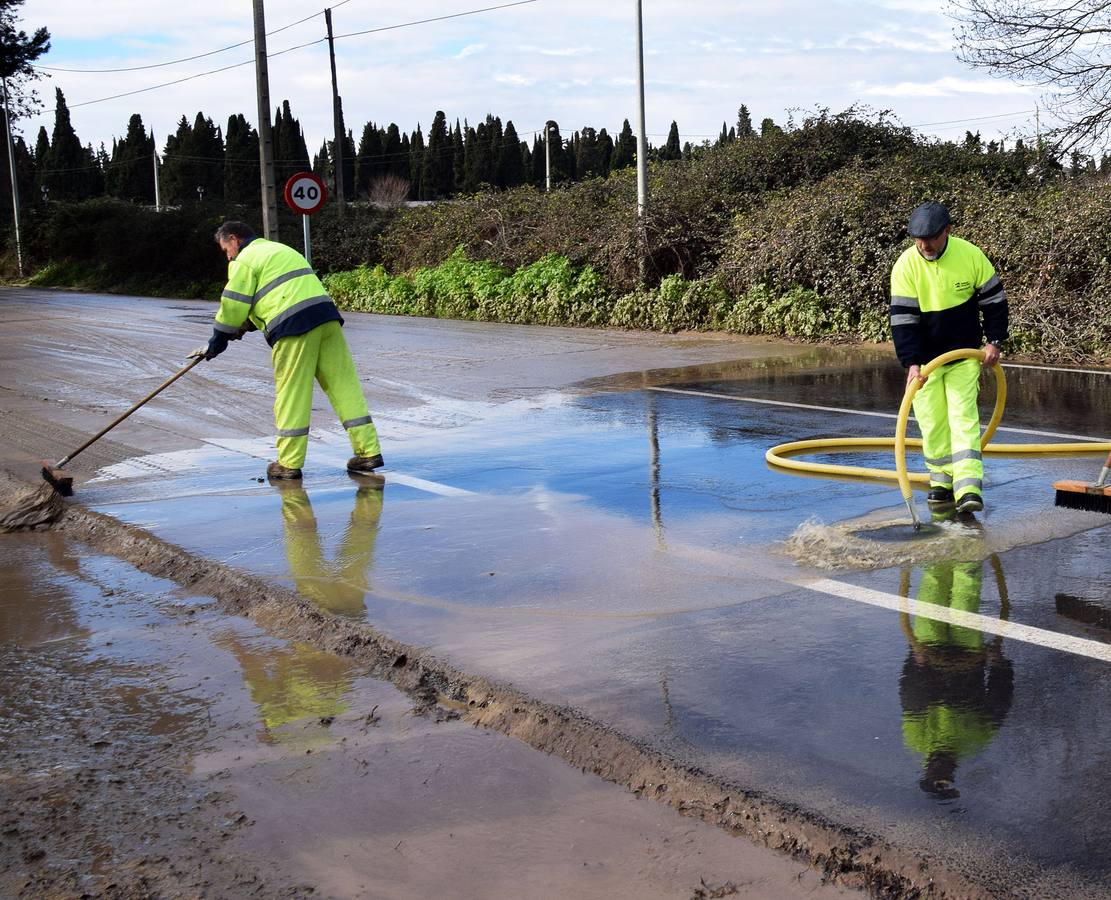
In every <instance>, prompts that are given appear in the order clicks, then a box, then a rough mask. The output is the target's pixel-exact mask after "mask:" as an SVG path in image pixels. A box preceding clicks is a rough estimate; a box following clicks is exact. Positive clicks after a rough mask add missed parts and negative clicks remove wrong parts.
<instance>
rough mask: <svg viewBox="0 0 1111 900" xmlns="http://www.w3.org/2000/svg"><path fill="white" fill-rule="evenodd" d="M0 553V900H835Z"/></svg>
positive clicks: (80, 553)
mask: <svg viewBox="0 0 1111 900" xmlns="http://www.w3.org/2000/svg"><path fill="white" fill-rule="evenodd" d="M0 542H2V543H0V549H2V550H3V553H4V563H3V565H2V566H0V759H2V763H0V810H2V811H0V827H2V828H3V831H4V835H5V840H4V843H3V849H2V850H0V894H3V895H4V896H13V897H14V896H43V895H48V894H57V895H72V896H76V895H78V894H81V893H93V894H99V893H104V892H108V893H112V892H114V893H115V895H116V896H135V897H139V896H150V895H152V894H159V895H178V894H186V895H204V894H214V895H218V896H275V895H277V894H281V895H283V896H286V895H289V896H300V895H302V894H307V893H308V892H309V890H310V888H311V889H312V891H313V892H315V893H316V894H317V895H324V896H336V897H354V896H375V897H426V896H446V895H451V896H459V897H505V898H509V897H519V896H522V895H527V896H579V897H611V896H615V895H626V896H629V895H635V896H643V897H661V898H663V897H673V896H692V895H694V894H695V893H696V892H697V891H698V890H700V889H702V885H703V884H705V885H708V886H709V889H721V890H724V891H729V890H730V885H734V886H736V888H737V892H736V895H737V896H746V897H802V896H830V897H832V896H847V893H846V892H845V891H843V890H839V889H835V888H832V887H828V886H822V885H821V884H820V883H819V882H818V880H817V877H816V876H815V875H813V874H810V873H807V872H805V871H804V870H803V869H801V868H800V867H799V866H797V865H795V864H793V863H791V862H790V861H788V860H786V859H784V858H781V857H779V856H777V855H775V854H773V853H772V852H771V851H765V850H757V849H756V848H755V847H752V846H750V845H747V844H745V843H742V842H740V841H738V840H736V839H733V838H730V837H729V836H728V835H726V834H724V833H723V832H721V831H719V830H717V829H714V828H711V827H709V826H707V825H704V824H702V823H695V822H690V821H688V820H684V819H682V818H681V817H679V816H677V815H676V814H674V813H672V812H671V811H669V810H667V809H665V808H662V807H660V806H658V805H657V804H654V803H650V802H648V801H641V800H637V799H635V798H633V797H632V796H630V795H628V794H627V793H625V792H624V791H623V790H621V789H619V788H617V787H615V786H613V785H609V784H606V783H605V782H602V781H601V780H599V779H596V778H592V777H587V776H585V775H583V774H581V773H579V772H578V771H577V770H574V769H570V768H568V767H567V766H565V765H564V764H563V763H561V762H559V761H558V760H554V759H551V758H549V757H546V756H543V755H540V754H537V753H535V752H534V751H532V750H530V749H529V748H527V747H526V746H525V745H523V744H520V743H518V742H516V741H513V740H511V739H509V738H506V737H503V736H501V735H497V734H493V733H490V732H486V731H483V730H475V729H473V728H471V727H469V726H464V725H462V724H461V723H458V722H453V721H451V714H450V711H444V710H441V711H439V712H433V713H426V714H423V715H416V714H414V710H413V707H412V703H411V701H410V700H409V699H408V698H406V696H405V695H403V694H401V693H400V692H399V691H397V690H396V689H394V688H393V687H391V686H389V685H386V684H384V683H381V682H377V681H375V680H373V679H370V678H368V677H366V675H365V673H364V672H363V671H362V670H361V668H360V667H359V666H358V665H356V664H355V663H353V662H352V661H351V660H350V659H347V658H343V657H338V656H336V655H334V654H331V653H326V652H323V651H320V650H317V649H314V648H313V647H310V646H308V645H305V644H299V643H295V642H283V641H279V640H275V639H274V638H271V637H268V636H267V635H266V634H264V633H263V632H261V631H259V630H258V629H257V628H254V627H253V626H251V625H249V624H247V623H246V622H245V621H243V620H238V619H229V618H226V617H224V616H221V615H219V614H217V613H215V612H214V611H213V610H212V609H211V607H210V604H209V602H208V601H207V600H206V599H205V598H203V597H195V596H190V595H188V594H186V593H183V592H181V591H180V590H178V589H176V588H174V587H173V586H172V585H170V584H169V583H167V582H164V581H160V580H159V579H154V578H150V577H148V576H145V575H142V574H141V573H139V572H136V571H135V570H133V569H131V568H130V567H128V566H126V565H125V564H123V563H120V562H118V561H116V560H114V559H112V558H110V557H104V556H101V555H99V554H96V553H93V552H91V551H89V550H88V549H85V548H82V547H81V546H80V545H77V544H73V543H69V542H66V541H65V540H63V539H62V538H61V537H59V536H58V535H56V534H35V535H26V536H7V537H4V538H2V539H0ZM731 895H733V894H731Z"/></svg>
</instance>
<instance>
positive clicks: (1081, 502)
mask: <svg viewBox="0 0 1111 900" xmlns="http://www.w3.org/2000/svg"><path fill="white" fill-rule="evenodd" d="M1053 486H1054V487H1055V488H1056V489H1057V499H1056V500H1055V501H1054V502H1055V504H1056V505H1057V506H1061V507H1064V508H1065V509H1082V510H1084V511H1086V512H1098V513H1107V514H1108V515H1111V485H1108V486H1106V487H1104V486H1102V485H1090V484H1085V483H1084V482H1082V481H1058V482H1057V483H1056V484H1054V485H1053Z"/></svg>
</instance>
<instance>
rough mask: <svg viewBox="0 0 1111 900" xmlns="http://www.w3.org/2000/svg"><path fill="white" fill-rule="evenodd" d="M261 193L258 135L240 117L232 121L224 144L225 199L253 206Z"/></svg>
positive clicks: (230, 119)
mask: <svg viewBox="0 0 1111 900" xmlns="http://www.w3.org/2000/svg"><path fill="white" fill-rule="evenodd" d="M261 190H262V182H261V179H260V177H259V158H258V132H257V131H255V129H254V128H252V127H251V126H250V125H248V124H247V120H246V118H244V117H243V114H242V113H239V114H236V115H233V116H231V117H229V119H228V129H227V136H226V138H225V140H224V199H225V200H230V201H231V202H233V203H249V202H252V201H257V200H258V199H259V197H260V194H261Z"/></svg>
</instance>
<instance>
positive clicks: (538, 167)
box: [529, 134, 544, 190]
mask: <svg viewBox="0 0 1111 900" xmlns="http://www.w3.org/2000/svg"><path fill="white" fill-rule="evenodd" d="M529 171H530V172H531V175H532V177H531V179H530V181H529V183H530V184H534V185H536V186H537V187H538V188H540V190H544V140H543V138H541V137H540V135H539V134H537V135H535V136H534V137H533V139H532V166H531V167H530V170H529Z"/></svg>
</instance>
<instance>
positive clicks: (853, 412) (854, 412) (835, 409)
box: [648, 387, 1111, 443]
mask: <svg viewBox="0 0 1111 900" xmlns="http://www.w3.org/2000/svg"><path fill="white" fill-rule="evenodd" d="M648 390H650V391H657V392H659V393H661V394H687V395H689V396H692V397H710V398H712V399H714V400H736V401H738V402H740V403H762V404H764V405H765V406H787V407H791V408H792V409H812V410H815V411H816V412H832V413H846V414H847V415H850V416H872V417H874V418H877V419H898V418H899V416H898V415H897V414H895V413H884V412H871V411H869V410H865V409H844V408H842V407H840V406H815V405H814V404H812V403H791V402H789V401H787V400H768V399H767V398H765V397H739V396H737V395H736V394H715V393H714V392H713V391H692V390H687V389H685V388H668V387H650V388H648ZM996 431H1006V432H1008V433H1009V434H1027V435H1030V436H1031V437H1051V438H1063V439H1065V440H1074V441H1084V442H1091V443H1102V442H1106V441H1108V440H1111V439H1108V438H1103V437H1089V436H1087V435H1083V434H1060V433H1058V432H1056V431H1032V430H1031V429H1029V428H1008V427H1007V426H1005V425H1000V426H999V428H997V429H996Z"/></svg>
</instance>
